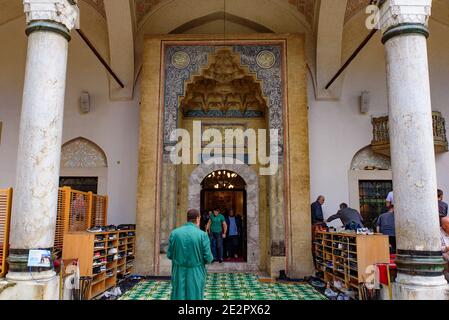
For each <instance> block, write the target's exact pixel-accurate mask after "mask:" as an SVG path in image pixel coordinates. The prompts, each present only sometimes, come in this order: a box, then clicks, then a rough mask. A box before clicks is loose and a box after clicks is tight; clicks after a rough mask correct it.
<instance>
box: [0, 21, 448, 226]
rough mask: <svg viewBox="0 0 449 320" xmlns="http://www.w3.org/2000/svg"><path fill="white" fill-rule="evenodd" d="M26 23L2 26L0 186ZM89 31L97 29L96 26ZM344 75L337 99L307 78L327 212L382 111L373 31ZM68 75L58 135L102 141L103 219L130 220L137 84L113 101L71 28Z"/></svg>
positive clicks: (342, 195)
mask: <svg viewBox="0 0 449 320" xmlns="http://www.w3.org/2000/svg"><path fill="white" fill-rule="evenodd" d="M90 16H91V15H84V18H83V19H84V20H83V21H82V23H83V24H84V25H85V26H86V24H87V26H86V28H87V27H89V28H90V30H91V31H89V36H90V37H91V38H92V40H93V42H94V43H95V44H96V45H97V46H98V47H99V48H100V51H101V52H102V54H104V55H105V57H107V43H108V41H107V36H106V30H105V26H104V25H100V24H98V21H96V20H95V19H94V18H92V17H90ZM88 17H90V18H88ZM86 19H87V20H86ZM96 19H99V18H98V17H97V18H96ZM359 20H360V21H362V19H359ZM357 23H359V22H357V21H351V22H350V23H349V24H348V26H349V27H351V24H357ZM212 24H213V23H212ZM24 25H25V22H24V19H23V18H20V19H16V20H13V21H11V22H9V23H7V24H4V25H2V26H0V43H1V47H0V121H3V132H2V139H1V141H0V188H3V187H9V186H14V180H15V166H16V156H17V143H18V127H19V119H20V105H21V100H22V97H21V95H22V88H23V75H24V67H25V54H26V37H25V35H24ZM83 28H84V27H83ZM89 28H87V29H85V30H89ZM353 28H355V29H349V30H346V32H347V34H346V36H345V37H344V41H345V43H344V44H343V48H344V49H343V52H344V53H343V56H347V55H348V54H350V53H351V50H352V49H353V48H354V47H355V46H356V45H358V43H359V40H360V39H363V36H364V34H366V33H367V30H366V29H363V25H362V26H361V27H360V26H359V30H358V31H357V30H356V29H357V27H353ZM430 28H431V38H430V39H429V55H430V72H431V90H432V99H433V108H434V110H438V111H441V112H443V115H444V116H445V117H446V119H447V120H448V121H449V106H448V102H447V101H449V90H447V83H448V82H449V58H448V57H449V43H448V42H447V41H446V39H447V34H448V33H449V27H448V26H445V25H443V24H441V23H439V22H436V21H434V20H432V21H431V25H430ZM93 30H99V31H98V32H97V33H95V32H93ZM202 30H203V28H202V27H198V28H197V30H192V31H196V32H200V31H202ZM292 31H293V30H292ZM137 45H139V44H137ZM136 59H140V57H136ZM344 76H345V78H344V83H343V93H342V97H341V100H339V101H316V100H315V97H314V92H313V86H312V81H311V79H310V78H309V89H308V90H309V92H308V96H309V106H310V115H309V117H310V121H309V130H310V162H311V201H314V200H315V199H316V197H317V196H318V195H319V194H323V195H325V196H326V203H325V205H324V213H325V216H330V215H331V214H334V213H335V212H336V211H337V208H338V205H339V203H341V202H349V191H348V190H349V186H348V170H349V166H350V163H351V160H352V157H353V156H354V154H355V153H356V152H357V151H358V150H359V149H361V148H363V147H364V146H366V145H369V144H370V142H371V138H372V127H371V116H380V115H384V114H386V113H387V99H386V85H385V65H384V51H383V46H382V44H381V42H380V35H379V34H378V35H377V36H376V37H374V38H373V39H372V41H371V42H370V43H369V45H368V46H367V47H366V48H365V49H364V50H363V51H362V53H361V54H360V55H359V56H358V57H357V59H356V60H355V61H354V62H353V63H352V64H351V66H350V67H349V68H348V69H347V72H346V73H345V75H344ZM67 80H68V82H67V94H66V108H65V116H64V133H63V142H66V141H68V140H71V139H73V138H76V137H78V136H83V137H85V138H87V139H90V140H92V141H93V142H95V143H97V144H98V145H99V146H101V147H102V148H103V150H104V151H105V153H106V155H107V157H108V163H109V168H108V177H107V193H108V194H109V199H110V205H109V221H110V222H111V223H115V224H118V223H133V222H134V221H135V203H136V184H137V168H138V161H137V156H138V117H139V114H138V112H139V103H138V101H139V96H140V95H139V89H140V85H139V84H138V85H137V87H136V91H135V92H136V93H135V98H134V101H130V102H111V101H110V100H109V88H108V79H107V74H106V72H105V70H104V68H103V67H102V66H101V65H100V64H99V62H98V61H97V60H96V58H95V57H94V56H93V54H92V53H91V52H90V51H89V49H88V48H87V47H86V46H85V45H84V44H83V43H82V42H81V41H80V39H79V37H78V36H77V35H73V40H72V42H71V43H70V49H69V67H68V78H67ZM83 90H87V91H89V93H90V95H91V103H92V111H91V113H89V114H87V115H81V114H80V113H79V112H78V98H79V94H80V93H81V91H83ZM362 90H368V91H370V92H371V109H370V112H369V113H368V114H365V115H364V114H360V112H359V104H358V97H359V95H360V93H361V91H362ZM448 168H449V153H445V154H440V155H438V156H437V175H438V182H439V187H440V188H442V189H444V190H446V193H447V194H449V175H448V173H447V172H448V170H447V169H448Z"/></svg>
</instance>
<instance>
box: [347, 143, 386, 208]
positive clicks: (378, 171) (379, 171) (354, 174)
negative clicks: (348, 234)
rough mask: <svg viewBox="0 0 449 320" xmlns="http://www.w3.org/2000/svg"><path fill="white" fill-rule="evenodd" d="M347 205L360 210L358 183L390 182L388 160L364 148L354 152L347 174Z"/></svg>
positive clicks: (369, 147) (368, 147)
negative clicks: (369, 181) (368, 181)
mask: <svg viewBox="0 0 449 320" xmlns="http://www.w3.org/2000/svg"><path fill="white" fill-rule="evenodd" d="M348 179H349V181H348V186H349V205H350V206H351V208H355V209H357V210H360V189H359V183H360V181H363V180H377V181H382V180H386V181H391V180H392V179H393V176H392V171H391V162H390V158H389V157H387V156H385V155H381V154H376V153H375V152H374V151H373V149H372V147H371V146H370V145H369V146H366V147H364V148H362V149H360V150H359V151H357V152H356V154H355V155H354V157H353V158H352V161H351V166H350V168H349V172H348Z"/></svg>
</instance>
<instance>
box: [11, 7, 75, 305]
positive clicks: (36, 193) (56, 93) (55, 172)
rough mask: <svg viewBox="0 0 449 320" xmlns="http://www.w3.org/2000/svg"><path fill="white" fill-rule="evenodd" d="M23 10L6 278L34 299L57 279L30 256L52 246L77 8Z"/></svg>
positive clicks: (49, 290)
mask: <svg viewBox="0 0 449 320" xmlns="http://www.w3.org/2000/svg"><path fill="white" fill-rule="evenodd" d="M24 8H25V14H26V18H27V29H26V34H27V35H28V51H27V60H26V70H25V83H24V90H23V100H22V112H21V120H20V133H19V147H18V156H17V172H16V187H15V190H14V199H13V212H12V217H11V235H10V247H11V249H10V256H9V259H8V262H9V273H8V274H7V279H8V280H10V281H16V282H21V284H25V283H26V285H27V286H28V287H27V288H28V291H29V292H28V293H27V295H26V296H22V297H27V299H29V298H30V292H31V298H32V297H33V294H34V293H33V292H34V291H33V290H31V291H30V289H31V288H33V285H36V286H39V290H38V291H36V295H37V296H36V298H39V297H40V298H49V299H50V298H53V297H54V295H53V294H54V293H53V291H54V289H55V284H57V282H58V279H57V278H55V273H54V271H52V269H51V268H39V269H37V268H33V269H30V268H28V267H27V258H28V252H29V250H30V249H49V250H52V248H53V242H54V234H55V227H56V214H57V198H58V184H59V181H58V180H59V166H60V153H61V138H62V121H63V112H64V94H65V84H66V71H67V52H68V41H69V40H70V30H71V29H73V28H74V27H75V24H76V23H77V17H78V8H77V7H76V3H75V2H74V1H68V0H25V1H24ZM53 278H55V280H54V281H52V279H53ZM36 280H39V282H37V281H36ZM44 283H46V285H43V284H44ZM42 290H43V291H42ZM13 296H14V295H13ZM56 297H57V290H56ZM16 298H18V299H20V298H21V295H20V294H18V295H16Z"/></svg>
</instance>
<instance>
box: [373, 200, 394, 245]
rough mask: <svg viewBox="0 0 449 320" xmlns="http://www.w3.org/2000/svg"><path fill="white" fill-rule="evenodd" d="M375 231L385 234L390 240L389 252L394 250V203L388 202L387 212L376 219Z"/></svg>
mask: <svg viewBox="0 0 449 320" xmlns="http://www.w3.org/2000/svg"><path fill="white" fill-rule="evenodd" d="M377 232H378V233H382V234H384V235H387V236H388V238H389V242H390V252H392V253H395V252H396V228H395V224H394V205H393V204H390V208H389V209H388V211H387V212H385V213H383V214H381V215H380V216H379V218H378V219H377Z"/></svg>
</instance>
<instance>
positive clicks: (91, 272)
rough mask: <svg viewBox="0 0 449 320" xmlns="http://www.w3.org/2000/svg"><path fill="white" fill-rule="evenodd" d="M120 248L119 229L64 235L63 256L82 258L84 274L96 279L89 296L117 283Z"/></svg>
mask: <svg viewBox="0 0 449 320" xmlns="http://www.w3.org/2000/svg"><path fill="white" fill-rule="evenodd" d="M118 250H119V231H111V232H97V233H90V232H68V233H66V234H65V235H64V247H63V259H78V263H79V267H80V276H83V277H91V278H92V283H91V286H90V290H89V295H88V299H92V298H95V297H96V296H98V295H100V294H101V293H103V292H105V291H106V290H109V289H110V288H112V287H114V286H115V285H116V284H117V268H118V263H119V260H118Z"/></svg>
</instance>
